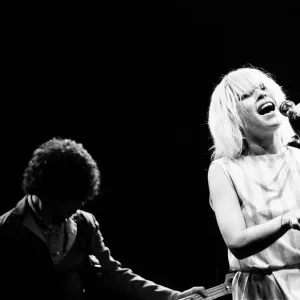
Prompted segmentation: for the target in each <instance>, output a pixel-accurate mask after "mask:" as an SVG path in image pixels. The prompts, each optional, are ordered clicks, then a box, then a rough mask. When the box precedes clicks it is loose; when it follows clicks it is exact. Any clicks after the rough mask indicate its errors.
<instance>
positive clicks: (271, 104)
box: [260, 102, 273, 110]
mask: <svg viewBox="0 0 300 300" xmlns="http://www.w3.org/2000/svg"><path fill="white" fill-rule="evenodd" d="M268 106H272V107H273V103H270V102H268V103H265V104H264V105H263V106H261V107H260V109H261V110H263V109H264V108H266V107H268Z"/></svg>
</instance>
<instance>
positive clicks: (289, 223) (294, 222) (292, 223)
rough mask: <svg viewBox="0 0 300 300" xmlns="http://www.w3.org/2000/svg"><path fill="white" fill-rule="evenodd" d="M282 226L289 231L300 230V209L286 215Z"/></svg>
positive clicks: (282, 220) (283, 217)
mask: <svg viewBox="0 0 300 300" xmlns="http://www.w3.org/2000/svg"><path fill="white" fill-rule="evenodd" d="M281 225H282V226H283V227H287V228H289V229H296V230H300V209H297V210H293V211H290V212H288V213H286V214H284V215H283V216H282V219H281Z"/></svg>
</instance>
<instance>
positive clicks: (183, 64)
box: [1, 1, 300, 290]
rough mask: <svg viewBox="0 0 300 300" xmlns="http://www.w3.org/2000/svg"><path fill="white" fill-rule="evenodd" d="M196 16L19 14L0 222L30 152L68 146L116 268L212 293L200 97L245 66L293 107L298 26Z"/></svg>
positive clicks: (10, 69) (124, 8)
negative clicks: (84, 163)
mask: <svg viewBox="0 0 300 300" xmlns="http://www.w3.org/2000/svg"><path fill="white" fill-rule="evenodd" d="M41 3H43V4H41ZM141 3H143V4H141ZM162 3H164V4H165V5H162ZM207 5H208V4H207V3H206V6H204V5H203V6H202V5H200V4H198V2H196V1H195V2H191V3H188V2H180V1H177V2H176V1H175V2H172V3H170V4H169V3H168V4H167V3H165V2H161V3H159V4H157V5H156V4H154V3H152V5H147V4H146V3H144V2H140V3H134V4H133V3H128V2H126V3H125V2H122V3H117V2H114V3H106V4H103V3H102V2H101V4H100V2H97V3H96V2H88V1H86V2H79V1H75V2H73V1H72V2H68V1H60V2H59V3H58V2H55V1H54V2H53V1H51V2H47V1H46V2H41V1H36V2H35V1H33V2H32V9H33V18H32V24H31V26H30V27H28V28H26V29H25V28H24V27H23V26H22V25H21V24H20V26H17V28H16V30H14V33H15V34H14V35H13V37H12V36H10V37H9V38H8V39H9V40H10V41H11V43H7V44H6V47H5V50H7V56H6V58H7V59H6V62H7V63H8V66H7V73H6V76H5V82H4V83H5V84H4V85H5V89H6V90H7V91H8V93H7V94H6V96H5V100H4V101H3V103H5V105H3V110H2V120H3V126H2V129H3V130H2V132H3V135H2V136H3V139H2V143H3V147H2V148H3V149H4V152H5V154H4V156H3V164H2V165H3V174H5V179H4V180H3V182H2V184H3V188H2V191H3V193H4V194H5V197H3V201H2V206H1V213H2V212H4V211H6V210H7V209H9V208H11V207H12V206H13V205H15V203H16V202H17V201H18V200H19V199H20V198H21V197H22V196H23V194H22V191H21V179H22V173H23V170H24V168H25V167H26V164H27V162H28V160H29V159H30V158H31V154H32V152H33V150H34V149H35V148H36V147H37V146H38V145H39V144H40V143H42V142H45V141H46V140H48V139H50V138H51V137H53V136H61V137H67V138H72V139H75V140H76V141H78V142H81V143H83V145H84V146H85V147H86V149H87V150H88V151H89V152H90V153H91V154H92V156H93V157H94V158H95V159H96V161H97V163H98V165H99V167H100V171H101V176H102V184H101V191H102V195H101V196H99V199H98V200H97V202H96V203H95V204H93V205H90V206H88V207H87V208H86V209H87V210H89V211H91V212H93V213H94V214H95V215H96V217H97V218H98V221H99V223H100V226H101V228H102V233H103V235H104V238H105V241H106V245H107V246H108V247H109V248H110V249H111V251H112V256H113V257H114V258H115V259H117V260H119V261H121V262H122V264H123V265H124V266H126V267H129V268H131V269H132V270H133V271H134V272H135V273H137V274H139V275H141V276H144V277H146V278H147V279H150V280H153V281H155V282H157V283H160V284H163V285H166V286H168V287H171V288H174V289H177V290H184V289H187V288H190V287H192V286H194V285H204V286H205V287H207V288H208V287H211V286H215V285H218V284H220V283H222V282H224V278H225V274H226V273H227V272H228V263H227V250H226V247H225V245H224V242H223V240H222V238H221V235H220V232H219V230H218V227H217V225H216V221H215V217H214V213H213V211H212V209H211V208H210V205H209V201H208V188H207V168H208V166H209V163H210V152H209V150H208V149H209V147H210V146H211V141H210V139H209V132H208V128H207V125H206V122H207V109H208V105H209V99H210V95H211V93H212V90H213V88H214V86H215V85H216V84H217V83H218V82H219V78H220V77H221V76H222V75H224V74H226V73H227V72H228V71H230V70H232V69H235V68H238V67H240V66H243V65H246V64H252V65H253V66H257V67H260V68H264V69H265V70H267V71H269V72H271V73H273V74H274V75H275V78H276V79H277V81H278V82H279V83H280V84H281V85H282V86H283V88H284V90H285V91H286V92H287V94H288V96H289V98H290V99H291V100H294V101H295V102H299V99H300V97H299V92H298V89H297V87H298V77H299V75H298V74H299V72H298V67H299V66H298V55H299V54H298V46H297V41H298V27H297V21H296V12H295V8H293V7H283V6H281V7H275V6H274V5H273V6H272V7H271V8H272V11H271V10H270V8H264V9H262V7H261V6H257V7H255V5H254V4H253V7H252V8H250V7H245V8H241V7H239V8H237V7H235V6H234V5H232V6H231V7H228V6H225V5H223V6H220V5H219V4H217V3H211V4H209V6H207ZM251 5H252V4H251ZM43 16H46V17H43ZM47 16H54V17H53V18H49V17H47ZM56 16H63V17H62V18H61V17H59V18H57V17H56ZM68 16H79V17H77V18H69V17H68ZM93 16H96V17H93Z"/></svg>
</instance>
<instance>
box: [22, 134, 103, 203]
mask: <svg viewBox="0 0 300 300" xmlns="http://www.w3.org/2000/svg"><path fill="white" fill-rule="evenodd" d="M99 187H100V171H99V169H98V166H97V163H96V161H95V160H94V159H93V158H92V156H91V155H90V154H89V153H88V152H87V151H86V150H85V149H84V148H83V146H82V144H79V143H77V142H75V141H74V140H71V139H62V138H52V139H51V140H49V141H47V142H45V143H43V144H41V145H40V146H39V147H38V148H37V149H36V150H35V151H34V152H33V157H32V158H31V160H30V161H29V163H28V166H27V168H26V169H25V172H24V174H23V184H22V188H23V191H24V193H25V194H34V195H37V196H38V197H40V198H42V197H43V195H48V196H49V195H61V194H68V195H73V196H74V197H73V198H72V199H74V201H75V199H77V200H78V199H80V200H79V201H85V202H87V201H90V200H93V199H94V198H95V197H96V196H97V195H98V193H99Z"/></svg>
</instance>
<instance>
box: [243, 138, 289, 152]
mask: <svg viewBox="0 0 300 300" xmlns="http://www.w3.org/2000/svg"><path fill="white" fill-rule="evenodd" d="M246 141H247V146H248V151H249V154H252V155H264V154H279V153H282V152H283V149H284V145H283V143H282V140H281V137H280V136H279V134H278V133H277V134H272V135H265V136H262V137H257V136H255V137H253V136H248V137H247V138H246Z"/></svg>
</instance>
